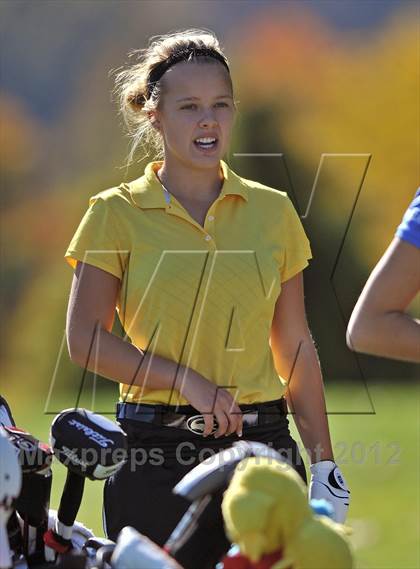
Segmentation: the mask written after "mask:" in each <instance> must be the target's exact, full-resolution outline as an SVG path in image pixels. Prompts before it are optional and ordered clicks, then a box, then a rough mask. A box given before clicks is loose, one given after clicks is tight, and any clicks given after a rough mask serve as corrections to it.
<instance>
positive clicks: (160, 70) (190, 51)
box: [146, 47, 229, 99]
mask: <svg viewBox="0 0 420 569" xmlns="http://www.w3.org/2000/svg"><path fill="white" fill-rule="evenodd" d="M191 55H192V56H193V57H196V56H198V55H207V56H208V57H214V58H215V59H217V60H218V61H220V63H223V65H224V66H225V67H226V69H227V70H228V71H229V66H228V64H227V62H226V59H225V58H224V57H223V55H220V53H219V52H217V51H215V50H214V49H212V48H208V47H190V48H184V49H183V50H181V51H177V52H176V53H173V54H172V55H170V56H169V57H168V58H167V59H165V60H164V61H161V62H160V63H159V64H158V65H156V67H154V68H153V69H152V71H151V72H150V74H149V78H148V80H147V88H146V99H148V98H149V97H150V94H151V92H152V89H153V87H154V85H155V83H156V82H157V81H159V79H160V78H161V77H162V75H163V74H164V73H165V71H166V70H167V69H169V68H170V67H172V65H175V63H178V62H179V61H187V60H188V59H189V57H190V56H191Z"/></svg>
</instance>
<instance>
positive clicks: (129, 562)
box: [111, 526, 182, 569]
mask: <svg viewBox="0 0 420 569" xmlns="http://www.w3.org/2000/svg"><path fill="white" fill-rule="evenodd" d="M111 565H112V567H115V569H119V568H121V569H140V568H141V567H144V568H145V569H146V567H147V569H182V568H181V567H180V565H178V563H177V562H176V561H175V560H174V559H172V557H170V556H169V555H168V554H167V553H166V552H165V551H164V550H163V549H161V548H160V547H158V546H157V545H156V544H155V543H153V541H151V540H150V539H149V538H148V537H146V536H145V535H142V534H141V533H139V532H138V531H137V530H135V529H134V528H132V527H130V526H126V527H124V528H123V529H122V530H121V531H120V533H119V535H118V539H117V545H116V546H115V549H114V552H113V553H112V556H111Z"/></svg>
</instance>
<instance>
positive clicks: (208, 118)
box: [200, 110, 217, 126]
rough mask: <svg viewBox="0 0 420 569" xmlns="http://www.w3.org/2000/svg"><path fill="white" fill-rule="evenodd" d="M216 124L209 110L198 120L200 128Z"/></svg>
mask: <svg viewBox="0 0 420 569" xmlns="http://www.w3.org/2000/svg"><path fill="white" fill-rule="evenodd" d="M216 122H217V121H216V117H215V116H214V113H213V111H211V110H210V111H206V112H205V113H203V116H202V117H201V119H200V125H202V126H208V125H213V124H215V123H216Z"/></svg>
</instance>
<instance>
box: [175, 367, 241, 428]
mask: <svg viewBox="0 0 420 569" xmlns="http://www.w3.org/2000/svg"><path fill="white" fill-rule="evenodd" d="M183 372H185V373H181V374H180V383H181V384H182V385H181V386H180V389H179V392H180V394H181V395H182V396H183V397H185V399H187V401H188V402H189V403H190V405H192V406H193V407H194V408H195V409H197V411H199V412H200V413H202V415H203V417H204V423H205V428H204V432H203V436H204V437H207V436H208V435H209V434H210V433H211V431H212V429H213V419H214V418H216V421H217V423H218V429H217V431H216V432H215V433H214V437H215V438H218V437H221V436H222V435H225V436H227V435H230V434H232V433H235V432H236V433H237V434H238V436H240V437H241V436H242V411H241V409H240V407H239V405H238V404H237V403H236V402H235V400H234V398H233V397H232V395H231V394H230V393H229V391H227V390H226V389H224V388H222V387H219V386H218V385H215V384H214V383H212V382H211V381H209V380H208V379H206V378H205V377H203V376H202V375H200V374H199V373H197V372H196V371H194V370H192V369H191V368H184V369H183Z"/></svg>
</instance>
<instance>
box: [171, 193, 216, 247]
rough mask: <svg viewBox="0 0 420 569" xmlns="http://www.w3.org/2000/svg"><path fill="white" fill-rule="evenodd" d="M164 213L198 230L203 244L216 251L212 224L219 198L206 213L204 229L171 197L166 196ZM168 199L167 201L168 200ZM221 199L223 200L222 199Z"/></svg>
mask: <svg viewBox="0 0 420 569" xmlns="http://www.w3.org/2000/svg"><path fill="white" fill-rule="evenodd" d="M165 198H166V202H167V206H166V212H167V213H169V214H170V215H176V216H177V217H180V218H182V219H184V220H186V221H188V222H189V223H191V225H194V227H196V228H197V229H199V230H200V232H201V233H203V235H204V242H205V243H206V244H207V245H208V246H209V247H210V248H212V249H216V243H215V240H214V233H215V232H214V224H215V211H214V210H215V207H216V204H217V203H218V202H219V201H220V198H217V199H216V200H215V201H214V202H213V203H212V204H211V206H210V207H209V209H208V211H207V215H206V218H205V220H204V227H203V226H202V225H200V224H199V223H197V222H196V221H195V219H193V218H192V217H191V216H190V214H189V213H188V211H187V210H186V209H185V208H184V207H183V206H182V204H180V203H179V202H178V201H177V200H176V199H175V198H174V197H173V196H169V195H168V196H166V195H165ZM168 198H169V199H168ZM222 199H223V198H222Z"/></svg>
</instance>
